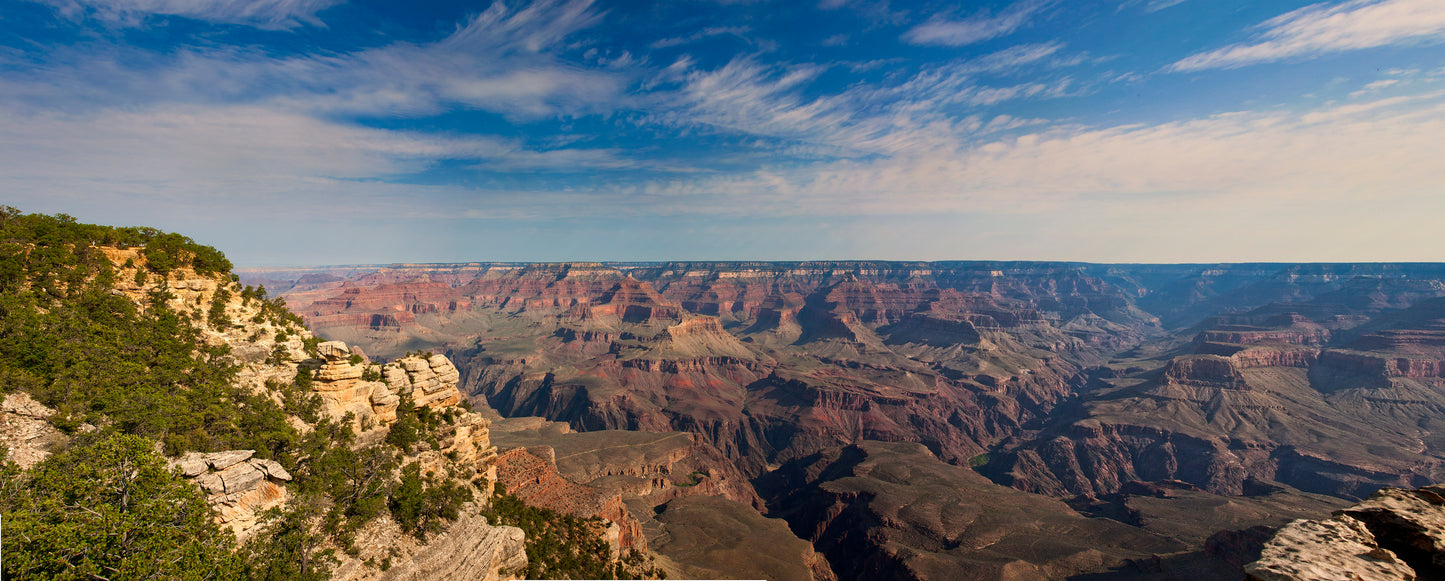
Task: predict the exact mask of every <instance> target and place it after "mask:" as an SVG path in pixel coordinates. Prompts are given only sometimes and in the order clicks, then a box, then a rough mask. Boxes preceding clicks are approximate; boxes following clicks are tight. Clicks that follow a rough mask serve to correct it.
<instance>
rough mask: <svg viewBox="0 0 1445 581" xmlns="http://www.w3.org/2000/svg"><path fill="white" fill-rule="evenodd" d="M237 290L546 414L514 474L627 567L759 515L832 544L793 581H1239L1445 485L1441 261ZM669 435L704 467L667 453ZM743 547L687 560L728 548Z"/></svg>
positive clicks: (663, 266) (364, 274) (522, 436)
mask: <svg viewBox="0 0 1445 581" xmlns="http://www.w3.org/2000/svg"><path fill="white" fill-rule="evenodd" d="M239 273H240V274H241V276H242V280H243V282H246V283H248V284H264V285H265V286H266V288H267V289H268V290H269V291H270V292H271V293H273V294H277V295H280V296H282V297H284V298H285V299H286V300H287V305H288V307H289V308H290V309H291V310H292V311H293V312H294V313H296V314H298V315H300V316H302V317H303V318H304V319H305V321H306V322H307V325H308V326H309V327H310V328H311V329H312V330H313V331H314V332H315V333H316V334H317V335H319V336H322V337H325V338H327V339H331V340H339V341H345V342H347V343H348V344H352V345H358V346H360V347H361V348H362V349H364V351H365V353H366V354H367V355H369V356H371V357H374V358H377V359H379V360H383V361H384V360H391V359H400V358H402V357H403V356H405V355H407V354H410V353H416V352H424V351H429V352H434V353H436V354H442V355H445V356H446V357H447V358H448V359H449V361H451V362H453V363H454V364H455V368H456V373H457V381H458V384H459V386H460V389H461V391H462V392H463V393H464V394H466V395H467V396H468V398H469V399H470V403H471V405H473V406H474V407H475V408H477V409H483V408H485V411H484V412H483V413H487V414H494V415H493V416H492V418H493V419H492V421H493V425H494V426H499V425H502V422H507V421H521V420H520V418H525V417H532V418H533V419H532V420H527V421H528V422H533V424H528V425H529V426H531V427H530V428H528V429H525V430H523V429H517V430H513V431H512V433H513V434H515V439H514V440H513V441H511V442H510V443H508V444H506V445H503V443H502V442H503V441H504V439H505V437H502V436H499V435H498V434H499V432H498V431H497V429H496V428H495V427H494V428H493V437H494V439H495V440H496V441H497V442H498V446H499V447H500V448H512V449H514V450H515V451H514V452H505V451H504V452H503V454H508V453H510V454H513V458H516V459H519V461H525V462H524V463H529V464H527V465H528V466H531V468H530V469H531V470H534V471H535V470H541V471H542V472H538V473H537V474H543V473H546V474H550V475H543V476H538V477H536V478H533V479H532V480H533V481H534V482H535V483H537V484H538V485H540V484H542V482H543V481H551V480H550V479H552V478H560V479H561V480H565V481H567V482H568V483H570V484H566V485H564V484H560V483H559V482H560V480H559V481H555V482H553V484H551V485H548V486H543V487H542V488H544V489H547V490H561V489H568V490H572V489H571V488H570V486H578V487H583V488H586V489H587V490H590V492H588V493H587V494H588V495H590V496H589V498H592V500H589V502H591V503H593V504H590V505H589V506H592V507H593V508H592V509H588V510H586V511H583V512H588V513H595V514H599V515H601V514H603V513H608V514H613V515H615V517H616V518H615V519H612V520H613V522H614V523H615V524H616V527H617V534H618V535H619V538H624V537H625V538H626V539H628V540H627V541H626V542H627V543H631V544H630V545H629V546H644V545H648V546H658V547H660V546H664V545H665V544H666V543H665V542H664V543H659V541H660V540H667V538H670V539H671V540H672V542H673V543H674V548H676V544H675V543H676V538H677V534H683V531H682V529H680V528H678V523H679V521H677V520H675V519H674V520H672V521H671V522H670V523H669V522H666V521H667V520H668V519H667V518H665V517H667V515H668V514H669V513H671V514H673V515H674V516H676V515H677V514H682V513H684V512H687V513H689V514H697V511H707V514H711V515H714V516H712V517H707V518H698V519H697V520H698V521H699V522H723V521H727V522H730V523H736V522H739V520H738V519H740V518H742V517H740V516H736V517H728V518H724V517H722V516H719V515H723V514H734V515H740V514H742V513H741V512H739V511H741V510H745V511H746V513H747V514H751V515H753V516H755V517H757V518H759V519H761V520H759V521H757V522H756V523H754V525H749V526H750V527H751V528H755V529H756V530H758V531H764V530H771V531H773V532H770V533H766V535H771V536H777V534H778V533H780V532H781V533H783V535H784V536H787V537H789V538H792V539H793V540H794V541H800V542H802V543H803V545H792V544H789V543H788V542H785V539H782V538H781V537H778V538H779V539H780V540H777V541H776V542H772V543H769V544H770V545H773V546H775V547H802V546H807V545H811V547H810V548H807V549H806V550H804V549H801V548H785V549H782V552H783V553H787V555H788V556H787V557H786V558H784V557H779V559H780V561H779V562H780V563H781V562H782V561H787V563H788V567H791V569H788V570H790V571H796V572H797V573H789V574H787V575H794V576H796V578H808V577H811V578H828V576H829V575H836V576H837V577H838V578H842V579H849V578H861V577H862V576H870V575H873V574H875V573H877V572H878V571H882V570H885V569H886V570H887V571H891V572H894V573H896V575H897V577H896V578H906V579H938V578H947V576H946V575H945V574H944V573H942V572H943V571H955V570H959V568H960V567H962V568H964V570H968V571H971V572H972V573H973V574H974V576H976V577H977V578H1021V577H1036V576H1046V577H1062V576H1070V575H1085V576H1086V575H1091V574H1092V575H1101V574H1106V575H1113V576H1124V577H1128V576H1133V577H1132V578H1167V577H1168V576H1169V575H1171V574H1173V575H1177V574H1180V572H1181V571H1184V572H1189V571H1193V572H1195V573H1198V572H1200V571H1209V572H1211V573H1210V574H1211V575H1212V576H1213V575H1224V576H1226V577H1227V576H1235V577H1238V578H1242V577H1243V575H1244V573H1243V569H1242V567H1243V565H1244V564H1245V563H1247V562H1249V561H1250V560H1253V559H1252V558H1251V555H1252V553H1251V551H1255V552H1257V551H1258V550H1259V547H1260V543H1261V542H1262V538H1260V537H1261V536H1262V535H1263V536H1264V537H1267V536H1268V535H1267V534H1265V533H1262V532H1260V531H1261V530H1264V531H1270V532H1272V531H1273V530H1274V528H1275V527H1279V526H1282V525H1284V524H1285V523H1287V522H1289V521H1290V520H1291V519H1296V518H1309V517H1322V516H1324V515H1326V514H1328V512H1329V511H1330V510H1333V509H1335V508H1338V507H1339V506H1342V505H1343V503H1346V502H1348V501H1351V500H1359V499H1362V498H1365V497H1368V496H1369V495H1371V494H1372V493H1373V492H1375V491H1376V490H1377V489H1379V488H1381V487H1385V486H1396V487H1418V486H1424V485H1427V484H1430V483H1434V482H1440V481H1442V480H1445V464H1442V460H1445V440H1442V439H1441V438H1442V436H1441V434H1442V426H1441V425H1440V420H1439V419H1438V418H1440V417H1441V413H1440V412H1441V411H1442V410H1445V298H1442V297H1445V266H1442V265H1438V264H1300V265H1290V264H1224V265H1100V264H1082V263H1027V262H932V263H902V262H869V261H843V262H796V263H762V262H731V263H718V262H713V263H702V262H683V263H565V264H522V263H469V264H398V265H386V266H361V267H335V268H318V269H303V268H297V269H251V270H245V269H242V270H240V271H239ZM514 419H516V420H514ZM563 426H565V428H566V429H565V430H563V429H562V427H563ZM637 433H645V434H652V435H651V436H640V435H634V436H624V435H621V434H637ZM609 434H613V435H609ZM682 436H685V437H686V445H685V446H683V440H682ZM666 437H672V438H674V439H675V442H674V441H673V440H668V441H669V442H674V443H673V446H674V447H675V448H676V450H684V449H685V452H686V453H683V452H679V451H676V450H674V451H673V452H668V453H666V454H663V453H661V452H646V450H651V449H653V448H655V447H657V446H658V444H657V443H656V441H655V439H656V438H666ZM587 438H592V439H594V442H593V443H591V444H579V443H577V442H580V441H582V440H584V439H587ZM627 438H641V439H638V440H636V441H633V440H629V439H627ZM609 441H616V442H619V443H618V444H610V445H604V444H599V443H597V442H609ZM621 442H626V444H625V447H627V448H632V447H636V448H637V449H638V450H642V451H638V452H636V453H637V454H638V455H639V456H638V457H637V458H632V459H629V460H625V461H624V460H617V461H616V464H615V465H614V466H612V468H608V469H602V470H601V471H600V472H599V471H598V470H599V469H598V468H597V466H601V465H607V462H601V463H599V462H598V461H596V460H595V456H596V454H595V452H591V453H583V452H585V451H586V450H588V449H589V447H590V448H594V449H595V448H605V447H608V446H618V445H623V444H621ZM563 448H567V449H571V450H574V452H569V453H566V454H561V455H558V450H561V449H563ZM663 448H667V446H663ZM579 453H580V454H581V455H580V456H572V454H579ZM548 454H551V456H549V455H548ZM589 454H590V455H589ZM649 454H652V455H653V456H654V457H652V458H651V459H644V457H647V456H648V455H649ZM563 456H565V457H568V458H582V457H593V458H594V460H592V464H591V466H592V468H579V467H578V465H577V464H576V462H575V461H574V460H565V461H564V460H563V459H562V457H563ZM527 458H532V460H527ZM548 458H552V459H551V460H550V461H548ZM658 458H663V459H666V460H667V461H666V462H659V460H658ZM664 465H666V466H675V467H668V468H666V469H665V470H664V469H663V468H661V467H662V466H664ZM548 467H550V468H548ZM548 470H550V471H551V472H547V471H548ZM681 471H687V472H688V474H703V473H705V474H706V475H707V477H706V478H702V479H700V480H697V481H696V482H695V483H693V482H692V481H691V480H687V479H681V480H680V479H679V478H678V473H679V472H681ZM680 483H681V484H691V485H692V487H693V488H694V490H687V491H682V490H681V488H680V487H679V486H678V484H680ZM941 483H949V484H947V485H944V484H941ZM683 488H685V487H683ZM577 490H581V488H579V489H577ZM538 494H539V495H542V496H545V495H546V494H548V493H547V492H545V491H544V492H540V493H538ZM542 496H539V498H541V497H542ZM704 498H707V499H717V500H707V501H704V500H702V499H704ZM980 499H988V500H987V502H985V503H983V504H980ZM609 506H610V507H611V508H607V507H609ZM981 506H983V508H980V507H981ZM798 507H808V508H807V509H806V510H803V509H800V508H798ZM1182 507H1192V509H1190V510H1185V509H1183V508H1182ZM684 509H686V511H684ZM1000 511H1002V512H1000ZM1008 511H1015V512H1013V513H1010V512H1008ZM999 515H1008V516H999ZM763 517H768V518H763ZM781 523H786V527H785V528H786V529H787V530H780V529H778V528H777V527H778V526H782V524H781ZM668 526H671V527H673V529H674V533H676V534H673V535H671V536H670V537H669V535H667V534H663V533H661V532H660V531H663V530H664V529H665V528H666V527H668ZM1119 527H1122V528H1119ZM694 528H696V527H694ZM704 528H706V527H704ZM714 528H715V529H716V530H713V531H712V532H708V531H689V532H686V533H685V534H687V535H694V536H696V537H697V538H707V539H709V540H708V541H707V542H712V543H715V542H720V541H719V539H724V538H729V535H728V534H725V533H723V532H720V531H721V525H718V527H714ZM788 531H791V534H788ZM1030 531H1034V532H1030ZM1038 531H1054V533H1050V534H1053V535H1060V534H1065V533H1063V532H1060V531H1073V532H1071V533H1067V534H1069V535H1073V536H1079V535H1082V536H1086V537H1090V538H1099V539H1107V540H1101V541H1098V542H1092V543H1084V544H1077V543H1075V544H1070V543H1067V542H1064V541H1061V540H1059V539H1058V538H1056V537H1054V536H1049V535H1045V534H1043V533H1040V532H1038ZM1251 531H1253V532H1251ZM639 532H640V534H639ZM964 532H967V533H968V535H974V536H975V537H969V536H967V535H965V536H960V535H961V534H964ZM758 534H760V535H763V534H764V533H762V532H759V533H758ZM1010 539H1012V540H1010ZM696 542H702V541H696ZM702 546H711V547H713V549H712V552H713V553H715V554H725V553H726V551H728V550H735V547H736V546H737V545H731V546H733V547H734V549H728V548H725V547H723V546H721V545H708V544H707V543H703V545H702ZM708 552H709V550H702V549H696V548H694V549H692V550H690V551H675V552H674V554H676V555H684V554H686V555H691V556H690V557H686V558H694V559H697V558H700V557H699V556H700V555H704V554H707V553H708ZM1255 556H1257V555H1255ZM822 559H826V566H824V567H820V566H818V565H819V561H821V560H822ZM688 567H695V568H693V569H689V568H688ZM780 567H781V565H780ZM824 569H830V570H829V571H827V572H823V570H824ZM778 570H780V571H781V570H782V569H778ZM673 571H675V572H677V573H681V574H684V575H686V574H688V573H684V572H685V571H694V573H692V574H694V575H696V574H698V573H697V572H700V571H718V569H708V568H707V567H706V566H705V564H703V563H702V562H701V561H696V562H694V563H693V564H687V563H682V562H679V563H677V564H676V565H675V566H674V568H673ZM803 571H811V573H806V574H805V573H803ZM723 573H727V572H726V571H723ZM940 575H944V576H940Z"/></svg>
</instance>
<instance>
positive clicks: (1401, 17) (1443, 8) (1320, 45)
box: [1169, 0, 1445, 72]
mask: <svg viewBox="0 0 1445 581" xmlns="http://www.w3.org/2000/svg"><path fill="white" fill-rule="evenodd" d="M1257 28H1259V29H1260V32H1259V33H1257V34H1256V35H1255V38H1254V39H1252V40H1251V41H1249V42H1243V43H1239V44H1232V45H1229V46H1226V47H1224V48H1220V49H1216V50H1212V51H1208V52H1202V53H1197V54H1193V55H1190V56H1188V57H1186V58H1184V59H1182V60H1180V61H1178V62H1176V63H1174V64H1173V65H1171V66H1170V67H1169V70H1171V71H1175V72H1188V71H1199V70H1205V69H1227V68H1236V67H1242V66H1247V65H1252V64H1257V63H1265V62H1273V61H1279V60H1284V59H1290V58H1313V57H1316V56H1319V55H1321V54H1325V53H1331V52H1342V51H1348V50H1358V49H1365V48H1374V47H1379V46H1388V45H1398V44H1403V43H1407V42H1441V41H1442V40H1445V2H1440V0H1353V1H1351V2H1344V3H1341V4H1329V3H1320V4H1314V5H1310V6H1306V7H1304V8H1300V9H1299V10H1295V11H1293V12H1288V13H1286V14H1283V15H1280V16H1277V17H1275V18H1272V19H1270V20H1267V21H1265V22H1263V23H1261V24H1259V25H1258V27H1257Z"/></svg>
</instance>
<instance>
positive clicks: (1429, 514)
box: [1245, 486, 1445, 581]
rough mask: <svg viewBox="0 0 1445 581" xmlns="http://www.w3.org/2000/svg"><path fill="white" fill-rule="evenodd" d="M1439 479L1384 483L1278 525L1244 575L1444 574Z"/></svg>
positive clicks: (1444, 499) (1364, 577)
mask: <svg viewBox="0 0 1445 581" xmlns="http://www.w3.org/2000/svg"><path fill="white" fill-rule="evenodd" d="M1442 493H1445V487H1440V486H1426V487H1423V488H1418V489H1414V490H1404V489H1399V488H1383V489H1380V490H1379V491H1378V492H1376V493H1375V494H1373V495H1371V496H1370V498H1369V499H1368V500H1366V501H1364V502H1362V503H1360V504H1357V505H1355V506H1352V507H1349V508H1345V509H1341V510H1338V511H1335V513H1334V516H1333V517H1332V518H1329V519H1324V520H1304V519H1301V520H1297V521H1294V522H1292V523H1290V524H1289V525H1287V526H1285V527H1284V528H1282V529H1280V531H1279V532H1278V533H1276V534H1275V535H1274V537H1273V538H1271V539H1270V540H1269V541H1268V542H1267V543H1266V544H1265V546H1264V550H1263V551H1262V553H1261V555H1260V558H1259V560H1257V561H1255V562H1253V563H1250V564H1248V565H1246V566H1245V571H1246V572H1247V573H1248V574H1249V578H1250V579H1255V580H1259V581H1287V580H1299V581H1303V580H1306V579H1310V580H1320V579H1325V580H1331V579H1340V580H1359V581H1384V580H1391V581H1396V580H1412V579H1435V578H1439V577H1440V576H1441V575H1442V574H1445V565H1442V563H1445V496H1442Z"/></svg>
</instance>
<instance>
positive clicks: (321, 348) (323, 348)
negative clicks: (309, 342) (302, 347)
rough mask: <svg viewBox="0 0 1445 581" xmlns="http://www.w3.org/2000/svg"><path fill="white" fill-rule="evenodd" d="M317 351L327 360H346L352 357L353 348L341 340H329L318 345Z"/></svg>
mask: <svg viewBox="0 0 1445 581" xmlns="http://www.w3.org/2000/svg"><path fill="white" fill-rule="evenodd" d="M316 351H317V352H318V353H320V354H321V356H322V357H325V358H326V360H327V361H339V360H345V359H348V358H350V357H351V349H350V348H348V347H347V346H346V343H343V342H341V341H327V342H325V343H322V344H320V345H317V346H316Z"/></svg>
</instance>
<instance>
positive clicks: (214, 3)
mask: <svg viewBox="0 0 1445 581" xmlns="http://www.w3.org/2000/svg"><path fill="white" fill-rule="evenodd" d="M33 1H36V2H42V3H45V4H49V5H51V6H55V7H56V8H57V9H58V10H59V11H60V13H61V14H62V15H64V16H66V17H68V18H76V19H78V18H85V17H91V18H98V19H100V20H104V21H107V22H111V23H114V24H119V25H122V26H139V25H141V24H143V23H144V21H145V18H146V17H147V16H150V15H163V16H181V17H185V18H193V19H196V20H206V21H210V22H221V23H226V24H245V25H250V26H256V27H258V28H269V29H289V28H295V27H297V26H300V25H301V24H302V23H303V22H304V23H307V24H311V25H314V26H322V25H323V24H322V22H321V20H320V19H319V18H317V17H316V13H317V12H320V11H322V10H325V9H327V8H330V7H332V6H334V5H336V4H339V3H341V2H342V1H343V0H33Z"/></svg>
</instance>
